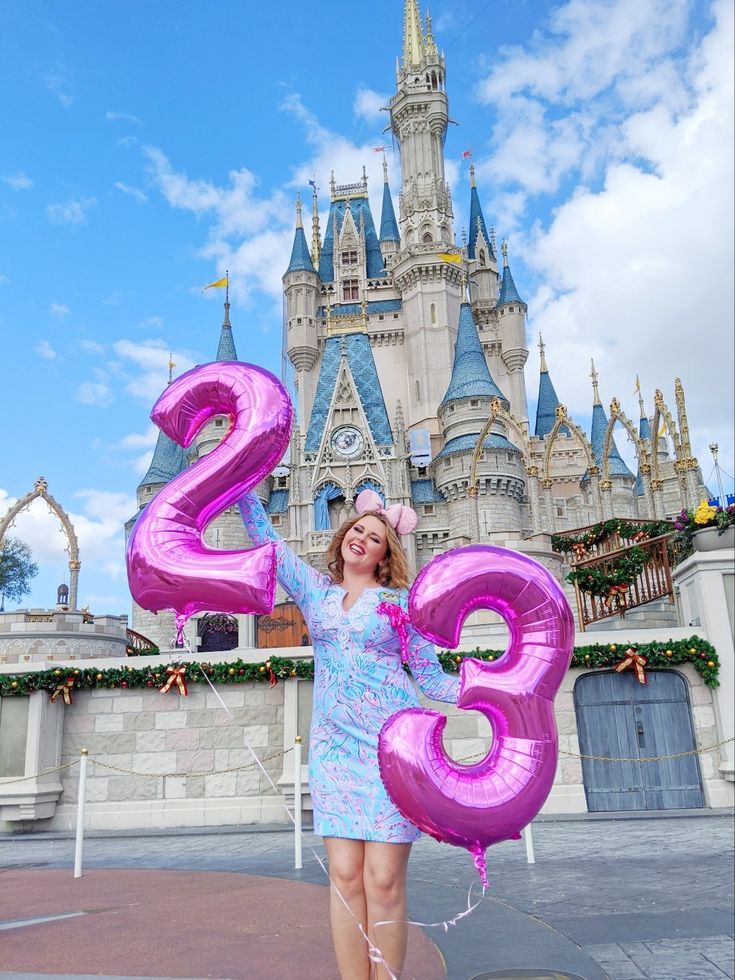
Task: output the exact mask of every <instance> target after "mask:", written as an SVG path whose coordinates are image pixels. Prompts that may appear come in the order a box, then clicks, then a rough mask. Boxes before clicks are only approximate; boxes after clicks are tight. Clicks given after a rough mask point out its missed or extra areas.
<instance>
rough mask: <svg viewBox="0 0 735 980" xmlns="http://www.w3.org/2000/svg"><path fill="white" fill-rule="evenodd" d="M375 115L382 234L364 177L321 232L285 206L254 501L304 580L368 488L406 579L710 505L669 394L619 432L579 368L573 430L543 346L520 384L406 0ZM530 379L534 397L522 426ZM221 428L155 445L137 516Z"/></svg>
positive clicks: (505, 318) (243, 543) (443, 95)
mask: <svg viewBox="0 0 735 980" xmlns="http://www.w3.org/2000/svg"><path fill="white" fill-rule="evenodd" d="M389 110H390V127H391V131H392V134H393V137H394V140H395V143H396V145H397V146H398V147H399V148H400V166H401V188H400V193H399V196H398V200H397V201H394V199H393V197H392V195H391V191H390V188H389V183H388V168H387V164H386V163H385V161H384V163H383V172H384V184H383V197H382V207H381V212H380V220H379V223H376V221H375V217H374V215H373V213H372V211H371V207H370V203H369V199H368V187H367V177H366V175H365V172H364V170H363V175H362V177H361V178H359V179H357V180H355V181H354V182H352V183H346V184H340V183H337V181H336V179H335V177H334V175H333V176H332V180H331V186H330V202H329V214H328V217H327V219H326V222H325V225H324V227H322V225H321V221H320V212H319V203H320V202H319V200H318V195H317V189H316V187H315V186H314V187H313V189H312V195H311V219H310V224H311V228H310V234H309V236H308V237H307V233H306V230H305V228H304V216H303V214H302V205H301V202H300V201H297V203H296V227H295V232H294V239H293V247H292V250H291V257H290V261H289V263H288V266H287V268H286V269H285V272H284V275H283V291H284V300H285V305H284V311H285V312H284V324H283V353H284V355H285V356H284V363H285V364H286V365H287V371H286V372H285V373H286V374H287V377H286V379H285V380H286V381H287V383H288V384H289V387H290V389H291V391H292V395H293V399H294V406H295V410H296V420H297V421H296V424H295V427H294V433H293V438H292V442H291V446H290V450H289V453H288V455H287V457H286V460H285V461H284V464H283V465H282V466H280V467H279V468H278V469H277V470H276V471H275V472H274V473H273V475H272V476H271V477H269V478H268V479H267V480H266V481H265V482H264V483H263V484H261V485H260V486H259V488H258V492H259V493H260V495H261V497H262V499H263V501H264V503H265V505H266V508H267V510H268V512H269V514H270V517H271V520H272V522H273V524H274V525H275V526H276V527H277V528H278V530H279V533H280V534H281V535H282V536H283V537H284V538H285V539H286V541H287V542H288V543H289V544H290V545H291V546H292V547H293V548H294V549H295V550H296V551H297V552H298V553H299V554H300V555H302V556H303V557H304V558H305V559H306V560H308V561H310V562H312V563H313V564H316V565H319V564H320V562H321V561H322V559H323V555H324V551H325V549H326V547H327V545H328V543H329V540H330V537H331V534H332V532H333V530H334V529H335V528H336V527H337V526H338V525H339V524H340V523H341V521H342V520H343V519H344V518H345V517H346V516H347V515H349V514H350V513H351V510H352V504H353V500H354V498H355V497H356V496H357V494H358V493H359V492H360V490H362V489H363V488H365V487H370V488H372V489H374V490H377V491H378V492H379V493H380V494H381V495H382V496H383V497H384V499H385V500H386V501H387V502H388V503H395V502H400V503H403V504H410V505H411V506H412V507H414V509H415V510H416V511H417V513H418V518H419V523H418V528H417V531H416V533H415V534H414V535H412V536H411V538H410V540H407V541H406V546H407V548H408V550H409V554H410V557H411V561H412V563H413V566H414V569H415V570H418V568H420V567H421V566H422V565H424V564H425V563H426V562H428V561H429V560H430V559H431V558H432V557H433V556H434V555H436V554H438V553H440V552H443V551H445V550H447V549H449V548H455V547H458V546H460V545H464V544H469V543H470V542H472V541H483V542H489V543H494V544H499V545H505V546H508V547H512V548H517V549H519V550H523V551H527V552H529V553H531V554H533V555H534V556H535V557H537V558H540V560H542V561H543V560H544V555H545V554H546V555H548V556H549V557H550V556H551V551H550V535H551V534H552V533H554V532H559V531H565V530H570V529H573V528H580V527H583V526H587V525H591V524H594V523H595V522H598V521H601V520H605V519H607V518H611V517H621V518H656V519H658V518H664V517H672V516H674V515H675V514H677V513H678V512H679V511H680V510H681V508H682V507H684V506H694V505H695V504H696V503H697V501H698V500H699V499H701V497H702V496H706V495H707V491H706V489H705V488H704V487H703V486H702V479H701V474H700V472H699V467H698V465H697V461H696V460H695V459H694V458H693V456H692V453H691V448H690V443H689V434H688V426H687V420H686V408H685V404H684V392H683V389H682V386H681V383H680V382H679V381H678V379H677V381H676V382H675V399H676V405H675V408H674V412H673V413H672V412H671V411H670V410H669V409H668V407H667V405H666V403H665V401H664V398H663V395H662V394H661V392H660V391H657V392H656V394H655V399H654V404H653V405H652V408H653V412H652V415H651V417H650V418H649V415H648V414H647V412H646V409H645V406H644V402H643V397H642V395H641V394H640V391H639V404H640V419H639V421H638V423H637V424H634V423H632V422H631V421H630V420H629V419H628V418H627V416H626V415H625V414H624V412H623V411H622V409H621V407H620V405H619V403H618V401H617V400H616V399H612V401H611V403H610V405H609V410H608V411H606V409H605V407H604V406H603V403H602V400H601V396H600V381H599V379H598V375H597V372H596V371H595V368H594V363H593V364H592V372H591V378H592V390H591V400H592V425H591V431H590V432H589V434H588V433H585V432H584V431H582V429H581V427H580V426H579V425H578V424H577V423H576V422H575V420H574V419H573V418H571V417H570V416H569V415H568V413H567V410H566V408H565V407H564V405H563V404H562V403H561V402H560V401H559V398H558V396H557V392H556V390H555V388H554V384H553V381H552V376H551V371H550V369H549V366H548V364H547V359H546V352H545V349H544V345H543V343H542V342H541V339H540V338H539V346H540V348H541V363H540V374H539V377H538V378H534V379H527V378H526V375H525V365H526V360H527V358H528V347H527V312H528V310H527V306H526V303H525V301H524V300H523V298H522V293H523V289H522V288H521V289H520V290H519V288H518V286H517V285H516V283H515V281H514V278H513V275H512V272H511V266H510V261H509V255H508V247H507V244H506V243H505V242H503V243H502V244H501V246H500V249H498V248H497V245H496V241H495V235H494V232H493V230H492V228H491V226H489V225H488V223H487V221H486V218H485V213H484V211H483V206H482V203H481V201H480V196H479V194H478V190H477V187H476V186H475V179H474V170H473V168H470V185H471V186H470V192H469V194H470V197H469V213H470V220H469V229H468V231H467V232H466V235H465V234H464V233H463V234H462V236H461V237H462V244H461V245H458V244H457V242H456V238H457V236H456V230H455V227H454V211H453V205H452V197H451V194H450V190H449V186H448V184H447V181H446V178H445V163H444V143H445V137H446V132H447V125H448V122H449V116H448V98H447V91H446V67H445V59H444V55H443V54H442V53H441V52H440V51H439V49H438V48H437V45H436V42H435V40H434V37H433V34H432V29H431V21H430V19H429V18H428V16H427V18H426V24H425V26H424V25H423V24H422V22H421V20H420V17H419V11H418V4H417V0H405V12H404V27H403V51H402V56H401V58H400V60H399V63H398V66H397V72H396V90H395V93H394V95H393V96H392V98H391V100H390V105H389ZM307 227H308V220H307ZM229 311H230V304H229V297H228V301H226V302H225V317H224V323H223V325H222V330H221V335H220V341H219V346H218V349H217V354H216V360H237V359H238V357H237V350H236V345H235V340H234V338H233V331H232V326H231V324H230V315H229ZM547 339H548V338H547ZM552 350H553V347H550V348H549V361H550V362H551V361H552V354H551V352H552ZM552 366H553V365H552ZM527 381H528V383H530V384H531V385H532V386H533V388H534V389H536V388H537V390H538V398H537V408H536V414H535V418H533V419H531V418H529V412H528V398H527ZM616 425H617V426H620V427H622V429H623V430H624V433H625V435H626V437H627V438H629V439H630V440H631V441H632V442H633V444H634V446H635V450H636V458H637V472H633V470H631V469H630V468H629V467H628V465H627V464H626V463H625V461H624V460H623V458H622V457H621V455H620V453H619V451H618V448H617V446H616V443H615V438H614V435H613V428H614V427H615V426H616ZM226 426H227V422H226V420H224V419H215V420H213V421H212V422H210V423H209V424H208V426H207V427H206V428H205V429H204V430H203V431H202V432H201V433H200V435H199V437H198V438H197V440H196V443H195V444H194V445H193V446H192V447H190V449H189V450H188V451H186V450H184V449H182V448H181V447H180V446H177V445H175V444H174V443H172V442H171V441H170V440H169V439H168V438H167V437H166V436H165V435H163V434H160V435H159V438H158V442H157V445H156V449H155V453H154V456H153V460H152V463H151V466H150V468H149V470H148V472H147V473H146V475H145V476H144V478H143V480H142V482H141V484H140V486H139V487H138V505H139V508H140V509H142V508H143V507H145V505H146V503H147V502H148V501H149V500H150V499H151V498H152V496H153V495H154V494H155V493H156V492H157V491H158V490H160V489H161V487H162V486H164V485H165V484H166V483H168V482H169V481H170V480H171V479H172V478H173V477H175V476H176V475H177V473H179V472H180V471H181V470H182V469H183V468H184V467H185V466H187V465H190V464H191V463H192V462H193V461H194V460H196V459H197V458H198V457H199V456H201V455H203V454H204V453H206V452H208V451H209V450H211V449H212V448H213V446H214V445H216V444H217V442H218V441H219V440H220V439H221V438H222V436H223V435H224V433H225V432H226ZM138 513H140V510H139V511H138ZM136 517H137V515H136ZM134 520H135V518H134V519H133V520H132V521H131V522H129V524H128V530H129V529H130V527H132V524H133V522H134ZM206 543H207V544H209V545H210V546H211V547H213V548H222V549H230V548H244V547H247V545H248V539H247V535H246V533H245V531H244V529H243V527H242V523H241V521H240V518H239V514H238V513H237V511H236V509H235V508H233V509H231V510H230V511H229V512H226V513H224V514H222V515H221V516H220V517H219V518H218V519H217V520H216V521H215V522H214V523H213V524H212V525H211V526H210V528H209V529H208V530H207V534H206ZM133 626H134V628H135V629H136V630H139V631H140V632H141V633H143V634H145V635H146V636H149V637H151V638H152V639H154V640H155V641H156V642H158V643H161V644H164V643H165V642H166V640H167V639H168V638H169V637H170V635H171V633H172V629H171V624H170V623H169V622H168V621H167V619H166V616H165V615H160V616H158V617H154V616H153V615H152V614H150V613H147V612H146V611H145V610H141V609H139V608H136V609H134V615H133Z"/></svg>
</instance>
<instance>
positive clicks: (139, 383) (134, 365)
mask: <svg viewBox="0 0 735 980" xmlns="http://www.w3.org/2000/svg"><path fill="white" fill-rule="evenodd" d="M113 348H114V350H115V353H116V354H117V355H118V357H120V358H121V361H122V373H123V376H124V380H123V386H124V388H125V390H126V391H127V392H128V394H130V395H133V396H134V397H136V398H141V399H143V401H145V402H146V403H147V404H151V403H152V402H154V401H155V400H156V399H157V398H158V396H159V395H160V394H161V392H162V391H163V389H164V388H165V387H166V385H167V383H168V371H169V368H168V361H169V356H170V348H169V347H168V346H167V345H165V344H164V343H163V341H161V340H144V341H142V342H137V343H136V342H134V341H132V340H125V339H123V340H118V341H117V342H116V343H115V344H113ZM173 360H174V362H175V364H176V367H177V370H178V371H179V373H183V372H184V371H188V370H189V368H192V367H194V364H195V363H196V362H195V361H194V360H193V359H192V358H191V356H190V355H188V354H185V353H183V352H181V351H178V352H173ZM131 369H132V370H133V371H134V372H135V373H132V374H131Z"/></svg>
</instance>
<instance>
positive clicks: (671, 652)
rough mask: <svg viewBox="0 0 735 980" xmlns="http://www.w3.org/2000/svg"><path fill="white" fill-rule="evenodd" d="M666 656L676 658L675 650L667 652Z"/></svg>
mask: <svg viewBox="0 0 735 980" xmlns="http://www.w3.org/2000/svg"><path fill="white" fill-rule="evenodd" d="M666 656H667V657H673V656H674V651H673V650H667V651H666Z"/></svg>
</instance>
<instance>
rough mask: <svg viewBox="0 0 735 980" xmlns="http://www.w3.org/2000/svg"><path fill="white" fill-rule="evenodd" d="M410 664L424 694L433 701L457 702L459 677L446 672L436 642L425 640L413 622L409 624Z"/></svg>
mask: <svg viewBox="0 0 735 980" xmlns="http://www.w3.org/2000/svg"><path fill="white" fill-rule="evenodd" d="M408 665H409V667H410V668H411V673H412V674H413V676H414V677H415V678H416V683H417V684H418V686H419V687H420V688H421V691H422V693H423V694H425V695H426V697H427V698H431V699H432V701H449V702H451V703H452V704H456V702H457V697H458V696H459V678H458V677H453V676H452V675H451V674H445V673H444V671H443V669H442V665H441V664H440V663H439V658H438V657H437V655H436V650H435V649H434V644H433V643H430V642H429V640H425V639H424V637H423V636H421V634H420V633H418V632H417V631H416V630H415V629H414V628H413V626H411V624H410V623H409V624H408Z"/></svg>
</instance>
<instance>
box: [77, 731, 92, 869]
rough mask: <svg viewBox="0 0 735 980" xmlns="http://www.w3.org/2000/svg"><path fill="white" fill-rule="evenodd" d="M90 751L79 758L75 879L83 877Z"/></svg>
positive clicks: (84, 751) (85, 750)
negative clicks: (85, 802)
mask: <svg viewBox="0 0 735 980" xmlns="http://www.w3.org/2000/svg"><path fill="white" fill-rule="evenodd" d="M88 758H89V750H88V749H82V751H81V753H80V757H79V794H78V800H77V840H76V844H75V846H74V877H75V878H81V877H82V848H83V847H84V797H85V795H86V792H87V759H88Z"/></svg>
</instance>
